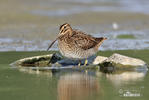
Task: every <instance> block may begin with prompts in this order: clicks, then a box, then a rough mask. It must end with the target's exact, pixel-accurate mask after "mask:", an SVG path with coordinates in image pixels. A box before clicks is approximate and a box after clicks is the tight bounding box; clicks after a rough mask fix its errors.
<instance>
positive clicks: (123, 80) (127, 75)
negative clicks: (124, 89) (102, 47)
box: [106, 71, 146, 86]
mask: <svg viewBox="0 0 149 100" xmlns="http://www.w3.org/2000/svg"><path fill="white" fill-rule="evenodd" d="M145 74H146V72H135V71H132V72H122V73H117V74H106V77H107V78H108V79H109V80H110V81H111V82H112V83H113V84H114V85H116V86H120V85H123V84H128V83H130V82H136V81H141V80H143V78H144V76H145Z"/></svg>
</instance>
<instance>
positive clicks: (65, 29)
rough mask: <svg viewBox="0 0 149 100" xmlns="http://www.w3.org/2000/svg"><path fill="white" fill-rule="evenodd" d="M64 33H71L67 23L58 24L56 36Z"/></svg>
mask: <svg viewBox="0 0 149 100" xmlns="http://www.w3.org/2000/svg"><path fill="white" fill-rule="evenodd" d="M65 34H72V28H71V26H70V25H69V24H68V23H64V24H63V25H61V26H60V28H59V35H58V37H61V36H63V35H65Z"/></svg>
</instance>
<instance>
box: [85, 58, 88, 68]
mask: <svg viewBox="0 0 149 100" xmlns="http://www.w3.org/2000/svg"><path fill="white" fill-rule="evenodd" d="M87 63H88V60H87V58H86V59H85V62H84V66H86V65H87Z"/></svg>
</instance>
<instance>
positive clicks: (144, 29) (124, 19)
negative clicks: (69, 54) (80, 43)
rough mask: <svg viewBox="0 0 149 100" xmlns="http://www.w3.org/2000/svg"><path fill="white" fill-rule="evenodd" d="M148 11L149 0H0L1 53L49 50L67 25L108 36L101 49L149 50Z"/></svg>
mask: <svg viewBox="0 0 149 100" xmlns="http://www.w3.org/2000/svg"><path fill="white" fill-rule="evenodd" d="M148 9H149V1H148V0H141V1H140V0H81V1H80V0H72V1H70V0H36V2H35V1H34V0H21V1H20V0H7V1H6V0H0V51H12V50H13V51H32V50H46V49H47V47H48V45H49V44H50V43H51V41H52V40H54V39H55V38H56V36H57V34H58V29H59V26H60V25H61V24H63V23H65V22H68V23H70V24H71V25H72V27H73V28H76V29H79V30H82V31H84V32H86V33H88V34H91V35H93V36H104V37H107V38H108V40H106V41H105V42H104V43H103V44H102V47H101V48H100V49H101V50H115V49H149V35H148V34H149V29H148V27H149V11H148ZM124 34H126V35H127V34H128V35H133V36H134V37H135V39H134V38H133V39H132V38H130V39H118V38H117V36H118V35H124ZM128 43H130V44H129V45H128ZM122 45H123V46H122ZM52 50H57V45H56V44H55V46H53V47H52Z"/></svg>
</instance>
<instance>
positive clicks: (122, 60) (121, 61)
mask: <svg viewBox="0 0 149 100" xmlns="http://www.w3.org/2000/svg"><path fill="white" fill-rule="evenodd" d="M100 65H101V66H102V67H114V68H124V69H125V68H138V67H146V68H147V64H146V63H145V62H144V61H143V60H140V59H137V58H132V57H128V56H124V55H120V54H117V53H114V54H113V55H111V56H110V57H109V58H107V59H106V60H104V61H103V62H102V63H101V64H100Z"/></svg>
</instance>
